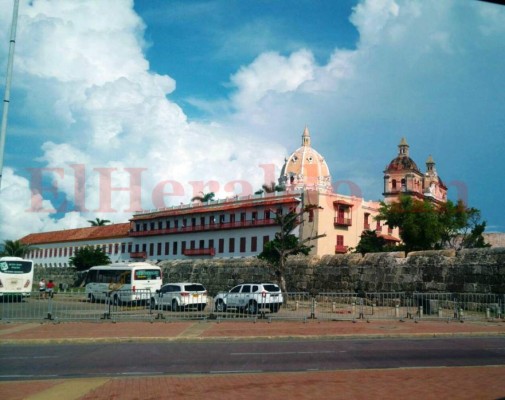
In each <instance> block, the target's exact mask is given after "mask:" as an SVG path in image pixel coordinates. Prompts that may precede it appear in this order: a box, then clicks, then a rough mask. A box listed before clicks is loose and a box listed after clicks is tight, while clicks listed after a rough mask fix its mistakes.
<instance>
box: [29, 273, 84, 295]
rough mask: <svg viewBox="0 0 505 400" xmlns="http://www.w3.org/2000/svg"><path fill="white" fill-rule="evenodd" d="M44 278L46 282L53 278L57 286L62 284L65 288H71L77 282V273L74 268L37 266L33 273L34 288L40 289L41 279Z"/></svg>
mask: <svg viewBox="0 0 505 400" xmlns="http://www.w3.org/2000/svg"><path fill="white" fill-rule="evenodd" d="M42 278H44V279H45V280H46V282H49V280H52V281H53V282H54V283H55V285H56V288H59V287H60V284H61V285H63V287H64V288H71V287H74V286H75V283H76V282H77V273H76V272H75V270H74V269H73V268H44V267H35V269H34V274H33V290H35V291H37V290H39V281H40V280H41V279H42Z"/></svg>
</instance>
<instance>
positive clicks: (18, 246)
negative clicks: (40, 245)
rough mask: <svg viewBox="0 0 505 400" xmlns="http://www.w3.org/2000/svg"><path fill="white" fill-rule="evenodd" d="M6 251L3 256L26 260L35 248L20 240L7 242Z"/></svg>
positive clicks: (4, 250) (5, 243) (5, 242)
mask: <svg viewBox="0 0 505 400" xmlns="http://www.w3.org/2000/svg"><path fill="white" fill-rule="evenodd" d="M3 246H4V249H3V252H2V253H1V255H3V256H9V257H21V258H24V257H25V256H26V255H27V254H28V253H29V252H30V251H31V250H33V247H32V246H30V245H29V244H24V243H22V242H21V241H19V240H5V241H4V244H3Z"/></svg>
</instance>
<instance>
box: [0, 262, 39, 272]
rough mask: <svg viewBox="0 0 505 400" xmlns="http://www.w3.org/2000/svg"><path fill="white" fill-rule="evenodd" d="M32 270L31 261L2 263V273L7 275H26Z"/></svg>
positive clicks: (0, 269)
mask: <svg viewBox="0 0 505 400" xmlns="http://www.w3.org/2000/svg"><path fill="white" fill-rule="evenodd" d="M31 270H32V263H31V262H29V261H0V272H3V273H5V274H26V273H28V272H30V271H31Z"/></svg>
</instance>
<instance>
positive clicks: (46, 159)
mask: <svg viewBox="0 0 505 400" xmlns="http://www.w3.org/2000/svg"><path fill="white" fill-rule="evenodd" d="M12 5H13V0H0V80H1V86H0V90H1V93H2V95H3V93H4V90H5V73H6V72H5V71H6V68H7V55H8V51H9V37H10V25H11V19H12ZM504 71H505V7H502V6H500V5H497V4H492V3H486V2H480V1H476V0H444V1H440V0H422V1H421V0H338V1H336V0H317V1H314V0H282V1H281V0H254V1H253V0H206V1H204V0H194V1H192V0H181V1H174V0H139V1H132V0H108V1H91V0H80V1H79V0H66V1H50V0H31V1H28V0H20V8H19V18H18V24H17V36H16V45H15V58H14V72H13V81H12V88H11V95H10V107H9V119H8V128H7V136H6V143H5V155H4V167H3V177H2V182H1V189H0V240H6V239H18V238H21V237H23V236H24V235H27V234H29V233H33V232H46V231H52V230H60V229H70V228H78V227H85V226H89V222H88V220H94V219H95V218H101V219H107V220H110V221H112V222H127V221H128V219H129V218H130V217H131V216H132V213H133V212H134V211H137V210H140V209H143V210H147V209H156V208H162V207H168V206H173V205H179V204H180V203H188V202H189V201H190V199H191V198H192V197H193V196H195V195H198V194H199V192H204V193H208V192H211V191H212V192H215V193H216V195H217V196H216V197H218V198H225V197H230V196H234V195H236V194H238V195H247V194H250V193H253V192H254V191H256V190H258V189H259V188H260V187H261V185H262V184H263V183H269V182H271V181H273V180H276V179H277V178H278V175H279V173H280V168H281V167H282V164H283V162H284V159H285V157H287V156H289V154H291V153H292V152H293V151H294V150H296V149H297V148H298V147H300V145H301V135H302V133H303V130H304V128H305V126H308V128H309V130H310V133H311V138H312V146H313V147H314V148H315V149H316V150H317V151H318V152H319V153H321V154H322V155H323V157H325V160H326V162H327V163H328V166H329V168H330V171H331V175H332V182H333V185H334V188H335V189H336V191H337V192H339V193H343V194H353V195H359V196H362V197H364V198H365V199H366V200H380V199H382V191H383V171H384V169H385V167H386V165H387V164H388V163H389V162H390V161H391V160H392V159H393V158H395V157H396V155H397V153H398V147H397V146H398V144H399V142H400V140H401V138H402V137H405V138H406V140H407V142H408V144H409V145H410V155H411V157H412V158H413V159H414V161H415V162H416V163H417V165H418V166H419V168H420V169H421V171H425V169H426V168H425V162H426V159H427V158H428V156H429V155H432V157H433V159H434V160H435V162H436V169H437V171H438V173H439V176H440V177H441V178H442V180H443V181H444V183H445V184H446V185H447V186H448V188H449V198H451V199H452V200H457V199H463V200H464V201H465V202H466V203H467V204H468V205H469V206H471V207H476V208H478V209H479V210H481V212H482V217H483V219H484V220H486V221H487V227H488V231H489V232H505V213H503V212H502V210H503V205H504V204H503V201H502V199H503V198H505V184H504V178H503V176H502V175H503V171H505V156H504V154H505V106H504V105H505V73H504ZM351 188H353V189H351Z"/></svg>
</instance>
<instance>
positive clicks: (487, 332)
mask: <svg viewBox="0 0 505 400" xmlns="http://www.w3.org/2000/svg"><path fill="white" fill-rule="evenodd" d="M444 336H445V337H448V336H451V337H452V336H499V337H504V338H505V322H504V321H496V322H494V321H493V322H471V321H465V322H464V323H460V322H449V323H447V322H439V321H435V322H432V321H418V322H417V323H416V322H415V321H413V320H408V321H405V322H399V321H370V322H369V323H367V322H366V321H358V322H356V323H353V322H352V321H345V322H318V321H317V320H316V321H309V322H306V323H304V322H299V321H296V322H289V321H273V322H271V323H269V322H267V321H262V320H259V321H256V322H252V321H248V322H234V321H221V322H215V321H208V322H205V321H187V322H159V321H156V322H154V323H149V322H117V323H113V322H110V321H109V322H99V323H86V322H75V323H70V322H68V323H52V322H47V323H44V324H35V323H26V324H21V323H20V324H18V323H16V324H13V323H11V324H0V340H1V343H2V344H4V345H5V344H9V343H18V344H19V343H27V344H28V343H30V344H33V343H39V344H41V345H43V344H45V343H65V342H83V343H85V342H89V341H93V342H97V341H101V342H119V341H132V340H139V341H142V340H144V341H191V340H197V341H201V340H219V341H226V340H246V339H255V340H268V339H269V338H285V339H289V338H316V337H317V338H328V339H330V338H334V339H338V338H386V337H388V338H393V337H412V338H423V337H424V338H426V337H444ZM504 376H505V365H500V366H486V367H454V368H452V367H451V368H408V369H386V370H368V369H366V370H339V371H315V372H298V373H270V374H234V375H209V374H207V375H197V376H194V375H191V376H159V377H157V376H155V377H126V378H123V377H121V378H117V377H111V378H109V377H100V378H89V379H70V380H63V379H55V380H39V381H22V382H0V398H1V399H3V400H14V399H32V400H33V399H51V400H53V399H69V400H70V399H163V398H201V399H220V400H223V399H228V398H233V399H249V398H258V397H260V398H262V399H270V398H272V399H273V398H277V399H278V398H280V397H281V396H282V397H286V396H288V397H296V398H297V399H305V398H306V399H309V398H310V399H315V398H327V399H330V398H331V399H340V398H342V399H344V398H345V399H369V398H378V399H379V398H390V399H394V398H405V397H407V398H409V399H435V398H437V399H438V398H442V397H443V398H447V399H451V398H454V399H497V398H500V397H504V396H505V378H504Z"/></svg>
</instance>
